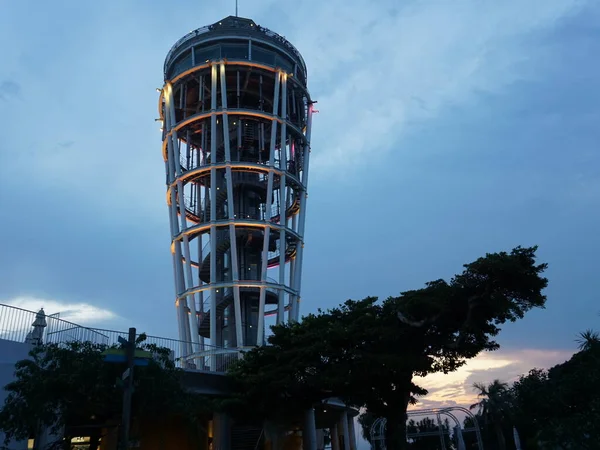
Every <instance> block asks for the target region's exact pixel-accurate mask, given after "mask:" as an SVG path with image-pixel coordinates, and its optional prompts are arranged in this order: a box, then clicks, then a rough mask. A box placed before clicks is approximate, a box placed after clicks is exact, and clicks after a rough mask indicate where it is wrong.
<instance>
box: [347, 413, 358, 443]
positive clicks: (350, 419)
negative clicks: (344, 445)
mask: <svg viewBox="0 0 600 450" xmlns="http://www.w3.org/2000/svg"><path fill="white" fill-rule="evenodd" d="M348 434H349V435H350V450H357V448H356V431H355V430H354V417H352V416H350V415H348Z"/></svg>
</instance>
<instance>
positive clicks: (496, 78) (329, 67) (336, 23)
mask: <svg viewBox="0 0 600 450" xmlns="http://www.w3.org/2000/svg"><path fill="white" fill-rule="evenodd" d="M316 3H317V2H314V4H315V5H313V2H309V4H310V5H313V6H316ZM583 3H584V2H580V1H577V0H549V1H548V0H547V1H541V0H539V1H529V2H522V1H519V0H510V1H504V2H491V1H484V2H481V1H475V0H473V1H468V0H465V1H460V2H444V1H428V2H409V3H407V4H404V5H403V6H401V7H398V6H397V5H398V4H397V2H395V1H383V2H378V3H377V6H375V4H374V3H373V2H371V1H368V0H363V1H356V2H353V3H351V4H349V3H348V2H345V1H342V0H334V1H330V2H327V3H326V4H323V3H322V2H319V7H318V8H316V7H315V8H312V7H308V6H309V4H306V3H305V5H306V8H303V9H302V10H301V11H298V13H299V14H300V15H301V17H300V18H299V20H298V21H297V23H310V24H311V25H310V27H304V28H302V29H299V28H298V29H292V30H291V33H290V32H288V35H292V36H291V37H290V38H291V39H292V42H294V43H296V44H297V45H298V47H299V48H300V50H301V52H302V53H303V54H304V56H305V59H306V60H307V64H308V66H309V74H310V77H309V88H310V89H311V91H312V93H313V96H314V97H315V99H317V100H318V101H319V104H318V109H319V111H320V113H319V114H318V115H317V116H316V118H315V121H314V124H315V125H314V138H313V148H314V150H315V152H314V153H313V155H314V159H313V161H314V165H313V167H314V168H315V169H316V170H317V172H319V171H320V169H324V168H330V167H331V166H332V165H338V166H339V165H349V164H350V165H352V164H358V163H359V162H360V163H361V166H363V167H364V165H365V164H364V163H365V161H369V160H372V159H373V158H376V159H377V158H381V156H382V155H383V154H385V152H387V151H389V150H390V149H391V147H392V146H393V145H394V144H395V143H397V142H398V138H399V137H401V136H402V135H403V134H405V133H406V132H407V131H408V129H409V128H410V126H411V124H413V123H415V122H419V121H423V120H427V119H431V118H435V117H436V116H438V115H439V114H440V113H441V112H442V111H443V110H444V108H446V107H448V106H452V105H456V104H464V103H468V102H470V101H471V100H472V99H473V98H474V97H475V96H476V95H477V93H478V92H481V91H484V92H499V91H501V90H502V89H503V88H505V87H506V86H508V85H510V84H511V83H514V82H515V81H517V80H521V79H533V78H534V77H536V76H537V75H535V68H534V67H532V65H531V64H530V60H531V59H532V58H533V57H535V55H536V51H537V52H538V53H539V51H540V50H539V49H538V48H536V46H535V45H534V43H533V42H532V36H534V35H535V33H538V32H541V31H544V30H546V29H548V28H551V27H553V26H555V25H556V24H557V23H559V22H560V21H561V20H562V19H563V18H565V17H567V16H569V15H570V14H572V13H574V12H576V11H578V7H579V6H580V5H581V4H583ZM295 13H296V11H295ZM302 17H304V19H305V20H302ZM314 30H319V31H318V32H314Z"/></svg>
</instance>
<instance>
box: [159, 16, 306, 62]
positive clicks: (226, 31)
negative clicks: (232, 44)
mask: <svg viewBox="0 0 600 450" xmlns="http://www.w3.org/2000/svg"><path fill="white" fill-rule="evenodd" d="M221 34H222V35H229V36H230V35H237V36H239V37H248V38H252V37H254V38H256V39H260V40H264V41H268V42H271V43H272V44H275V45H277V46H279V47H281V48H283V49H284V50H286V51H288V52H289V53H291V54H292V55H293V56H295V57H296V58H297V60H298V62H299V63H300V65H301V66H302V69H303V71H304V72H306V64H305V62H304V58H302V55H301V54H300V52H299V51H298V50H297V49H296V47H294V46H293V45H292V44H291V43H290V42H289V41H288V40H287V39H286V38H285V37H283V36H281V35H279V34H277V33H275V32H274V31H271V30H269V29H268V28H265V27H261V26H260V25H258V24H256V22H254V21H253V20H252V19H247V18H245V17H237V16H227V17H225V18H223V19H221V20H219V21H218V22H215V23H213V24H212V25H207V26H204V27H201V28H198V29H196V30H193V31H190V32H189V33H188V34H186V35H185V36H183V37H182V38H181V39H179V40H178V41H177V42H176V43H175V44H174V45H173V47H171V50H169V53H167V57H166V58H165V66H164V69H165V74H166V73H167V68H168V65H169V64H170V63H171V61H172V60H173V57H174V56H176V54H177V53H179V50H183V49H184V48H187V47H190V46H192V45H193V44H195V43H198V42H202V41H203V40H207V39H209V38H211V37H213V36H215V35H221Z"/></svg>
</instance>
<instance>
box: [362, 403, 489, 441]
mask: <svg viewBox="0 0 600 450" xmlns="http://www.w3.org/2000/svg"><path fill="white" fill-rule="evenodd" d="M453 411H460V412H462V413H464V414H466V415H467V416H468V417H470V418H471V419H472V420H473V423H474V426H473V427H471V428H464V429H463V428H462V427H461V424H460V421H459V420H458V418H457V417H456V416H455V415H454V414H453ZM407 416H408V417H415V416H416V417H418V416H435V418H436V420H437V423H438V431H431V432H426V433H407V435H406V437H407V438H418V437H424V436H436V435H439V437H440V445H441V449H442V450H446V441H445V439H444V435H445V434H447V433H446V432H445V431H444V430H443V427H442V419H441V416H447V417H449V418H451V419H452V420H453V421H454V423H455V428H454V430H455V433H457V437H458V442H459V444H458V445H459V449H460V450H464V448H465V446H464V441H463V438H462V433H464V432H474V433H475V435H476V436H477V448H478V449H479V450H483V440H482V437H481V430H480V429H479V423H478V422H477V418H476V417H475V415H474V414H473V413H472V412H471V411H469V410H468V409H467V408H463V407H461V406H453V407H450V408H431V409H419V410H414V411H408V412H407ZM386 424H387V419H385V418H378V419H376V420H375V421H374V422H373V425H371V430H370V433H369V434H370V436H371V442H372V443H373V445H374V446H375V448H376V449H377V450H386V448H387V447H386V443H385V426H386ZM448 433H449V431H448Z"/></svg>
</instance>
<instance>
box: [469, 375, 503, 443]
mask: <svg viewBox="0 0 600 450" xmlns="http://www.w3.org/2000/svg"><path fill="white" fill-rule="evenodd" d="M473 388H474V389H475V390H476V391H477V397H478V398H479V402H477V403H475V404H473V405H471V406H470V407H469V409H478V414H479V415H480V416H482V417H483V418H484V420H485V421H486V422H488V421H490V422H491V423H492V424H493V426H494V429H495V431H496V438H497V440H498V448H499V450H506V439H505V438H504V433H503V431H502V422H503V420H504V419H506V418H507V416H508V411H509V409H510V391H509V390H508V385H507V384H506V383H503V382H501V381H500V380H494V381H492V382H491V383H490V384H488V385H486V384H484V383H474V384H473Z"/></svg>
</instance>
